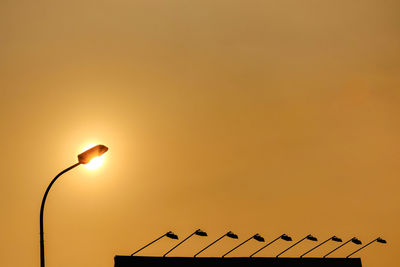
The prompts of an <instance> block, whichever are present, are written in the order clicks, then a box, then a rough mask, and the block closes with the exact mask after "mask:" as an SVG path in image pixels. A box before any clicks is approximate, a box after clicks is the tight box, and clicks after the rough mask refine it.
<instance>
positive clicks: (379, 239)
mask: <svg viewBox="0 0 400 267" xmlns="http://www.w3.org/2000/svg"><path fill="white" fill-rule="evenodd" d="M375 241H376V242H378V243H382V244H386V240H385V239H382V238H380V237H378V238H377V239H374V240H372V241H371V242H369V243H368V244H366V245H365V246H362V247H361V248H359V249H357V250H356V251H354V252H353V253H350V254H349V255H347V256H346V258H348V257H350V256H351V255H353V254H354V253H356V252H358V251H360V250H362V249H363V248H365V247H366V246H369V245H371V244H372V243H374V242H375Z"/></svg>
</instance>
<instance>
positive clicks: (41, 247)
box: [40, 162, 80, 267]
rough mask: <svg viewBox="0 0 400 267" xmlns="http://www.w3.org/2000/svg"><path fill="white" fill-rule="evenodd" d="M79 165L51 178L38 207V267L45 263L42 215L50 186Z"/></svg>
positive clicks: (43, 266) (76, 164)
mask: <svg viewBox="0 0 400 267" xmlns="http://www.w3.org/2000/svg"><path fill="white" fill-rule="evenodd" d="M78 165H80V163H79V162H78V163H75V164H74V165H72V166H70V167H68V168H66V169H65V170H63V171H61V172H60V173H59V174H57V176H56V177H54V178H53V180H52V181H51V182H50V184H49V186H48V187H47V189H46V191H45V192H44V195H43V198H42V204H41V206H40V266H41V267H45V262H44V259H45V258H44V230H43V229H44V226H43V215H44V205H45V204H46V199H47V194H48V193H49V191H50V188H51V186H52V185H53V184H54V182H55V181H56V180H57V179H58V177H60V176H61V175H63V174H64V173H66V172H67V171H70V170H72V169H73V168H75V167H77V166H78Z"/></svg>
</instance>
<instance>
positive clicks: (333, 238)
mask: <svg viewBox="0 0 400 267" xmlns="http://www.w3.org/2000/svg"><path fill="white" fill-rule="evenodd" d="M331 239H332V240H333V241H336V242H342V239H341V238H339V237H337V236H335V235H334V236H332V238H331Z"/></svg>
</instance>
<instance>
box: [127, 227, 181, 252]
mask: <svg viewBox="0 0 400 267" xmlns="http://www.w3.org/2000/svg"><path fill="white" fill-rule="evenodd" d="M164 236H166V237H169V238H171V239H178V236H177V235H176V234H174V233H173V232H171V231H169V232H166V233H165V234H163V235H162V236H160V237H158V238H156V239H155V240H153V241H151V242H150V243H148V244H147V245H146V246H144V247H142V248H141V249H138V250H136V251H135V252H133V253H132V254H131V256H133V255H135V254H136V253H138V252H139V251H141V250H142V249H145V248H147V247H148V246H150V245H151V244H153V243H155V242H157V241H158V240H160V239H161V238H163V237H164Z"/></svg>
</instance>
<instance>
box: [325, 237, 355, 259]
mask: <svg viewBox="0 0 400 267" xmlns="http://www.w3.org/2000/svg"><path fill="white" fill-rule="evenodd" d="M349 242H353V243H354V244H356V245H361V244H362V242H361V241H360V240H359V239H358V238H357V237H353V238H351V239H350V240H348V241H346V242H344V243H343V244H341V245H340V246H338V247H337V248H335V249H334V250H332V251H330V252H329V253H328V254H326V255H325V256H324V257H323V258H326V257H327V256H328V255H329V254H331V253H332V252H334V251H336V250H338V249H339V248H341V247H343V246H344V245H346V244H347V243H349Z"/></svg>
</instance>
